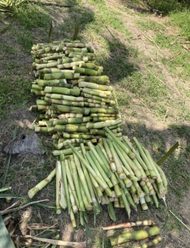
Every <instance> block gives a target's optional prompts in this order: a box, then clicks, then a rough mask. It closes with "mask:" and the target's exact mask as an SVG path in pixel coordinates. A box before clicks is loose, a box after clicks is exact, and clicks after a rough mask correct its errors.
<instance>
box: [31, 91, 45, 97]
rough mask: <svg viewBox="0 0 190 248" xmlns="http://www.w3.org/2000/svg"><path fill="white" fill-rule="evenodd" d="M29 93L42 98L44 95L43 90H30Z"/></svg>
mask: <svg viewBox="0 0 190 248" xmlns="http://www.w3.org/2000/svg"><path fill="white" fill-rule="evenodd" d="M30 92H31V93H33V94H35V95H36V96H44V95H45V92H44V91H43V90H36V89H31V91H30Z"/></svg>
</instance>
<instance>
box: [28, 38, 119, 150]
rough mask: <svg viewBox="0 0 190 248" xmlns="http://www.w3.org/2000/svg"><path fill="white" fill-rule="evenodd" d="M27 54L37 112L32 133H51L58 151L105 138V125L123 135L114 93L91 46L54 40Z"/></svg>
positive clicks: (34, 48)
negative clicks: (30, 57) (28, 55)
mask: <svg viewBox="0 0 190 248" xmlns="http://www.w3.org/2000/svg"><path fill="white" fill-rule="evenodd" d="M31 53H32V55H33V58H34V62H33V65H32V68H33V71H34V74H35V77H36V80H35V81H34V82H33V83H32V89H31V92H32V93H34V94H35V95H36V96H37V101H36V104H37V109H38V111H39V112H40V114H39V123H38V125H36V128H35V131H36V132H44V133H50V134H52V135H53V136H52V138H53V144H54V146H55V148H56V149H64V148H65V149H68V145H67V141H68V142H71V143H72V144H74V146H75V147H77V146H79V144H80V142H84V143H85V142H87V140H91V141H92V142H93V143H97V141H98V140H99V138H100V137H105V131H104V130H103V128H104V127H105V126H106V127H110V128H111V129H112V130H114V132H115V133H117V136H121V131H122V126H123V121H122V120H121V119H120V115H119V110H118V106H117V102H116V97H115V95H114V91H113V88H112V86H110V85H109V84H110V80H109V78H108V77H107V76H106V75H102V72H103V68H102V67H101V66H99V65H98V64H97V62H96V60H95V54H94V50H93V49H92V47H91V46H90V45H88V44H86V43H82V42H80V41H70V40H63V41H60V42H59V41H54V42H53V43H48V44H37V45H34V46H33V47H32V52H31ZM77 135H78V136H77ZM72 136H77V138H76V139H75V138H73V137H72ZM70 139H71V141H70Z"/></svg>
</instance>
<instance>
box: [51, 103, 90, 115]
mask: <svg viewBox="0 0 190 248" xmlns="http://www.w3.org/2000/svg"><path fill="white" fill-rule="evenodd" d="M50 109H52V110H56V111H60V112H62V113H75V114H84V115H88V114H89V113H90V111H91V109H89V108H79V107H69V106H63V105H52V106H51V107H50Z"/></svg>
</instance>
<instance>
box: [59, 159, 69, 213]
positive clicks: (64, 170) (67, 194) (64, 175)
mask: <svg viewBox="0 0 190 248" xmlns="http://www.w3.org/2000/svg"><path fill="white" fill-rule="evenodd" d="M60 163H61V169H62V178H63V185H64V189H65V197H66V201H67V208H68V213H70V211H71V202H70V197H69V190H68V181H67V176H66V168H65V161H63V160H61V161H60Z"/></svg>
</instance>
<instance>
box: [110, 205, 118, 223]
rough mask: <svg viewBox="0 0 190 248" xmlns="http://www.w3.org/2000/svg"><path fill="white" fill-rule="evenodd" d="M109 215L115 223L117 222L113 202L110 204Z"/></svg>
mask: <svg viewBox="0 0 190 248" xmlns="http://www.w3.org/2000/svg"><path fill="white" fill-rule="evenodd" d="M108 214H109V217H110V219H111V220H113V221H114V222H115V221H116V215H115V211H114V207H113V203H112V202H110V203H109V204H108Z"/></svg>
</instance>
